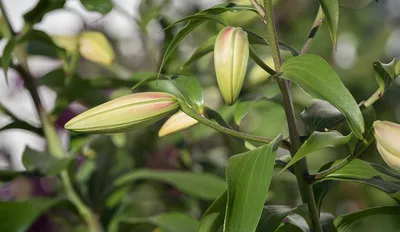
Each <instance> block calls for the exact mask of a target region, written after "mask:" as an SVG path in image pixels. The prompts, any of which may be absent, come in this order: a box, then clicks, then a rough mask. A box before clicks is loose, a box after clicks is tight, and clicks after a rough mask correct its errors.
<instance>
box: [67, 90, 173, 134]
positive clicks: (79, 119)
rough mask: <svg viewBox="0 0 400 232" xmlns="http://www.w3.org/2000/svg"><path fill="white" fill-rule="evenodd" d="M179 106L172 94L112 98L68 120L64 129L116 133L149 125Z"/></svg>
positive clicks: (147, 94) (131, 95) (149, 93)
mask: <svg viewBox="0 0 400 232" xmlns="http://www.w3.org/2000/svg"><path fill="white" fill-rule="evenodd" d="M178 108H179V105H178V102H177V100H176V97H175V96H174V95H171V94H168V93H162V92H146V93H136V94H130V95H126V96H123V97H119V98H116V99H114V100H111V101H109V102H106V103H104V104H101V105H99V106H96V107H94V108H92V109H89V110H87V111H85V112H83V113H82V114H80V115H78V116H76V117H75V118H73V119H71V120H70V121H69V122H67V124H65V129H68V130H71V131H75V132H85V133H120V132H126V131H129V130H132V129H135V128H140V127H145V126H148V125H151V124H153V123H155V122H157V121H158V120H160V119H162V118H164V117H166V116H168V115H169V114H171V113H173V112H174V111H176V110H177V109H178Z"/></svg>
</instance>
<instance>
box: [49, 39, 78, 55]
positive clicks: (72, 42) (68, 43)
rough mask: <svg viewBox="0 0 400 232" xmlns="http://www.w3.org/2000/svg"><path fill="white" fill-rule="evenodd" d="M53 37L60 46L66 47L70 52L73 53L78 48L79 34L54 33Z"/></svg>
mask: <svg viewBox="0 0 400 232" xmlns="http://www.w3.org/2000/svg"><path fill="white" fill-rule="evenodd" d="M51 38H52V39H53V41H54V43H55V44H56V45H57V46H58V47H60V48H64V49H65V50H66V51H67V52H68V53H73V52H75V51H76V50H77V49H78V37H77V36H62V35H52V36H51Z"/></svg>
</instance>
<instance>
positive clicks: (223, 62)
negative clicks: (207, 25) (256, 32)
mask: <svg viewBox="0 0 400 232" xmlns="http://www.w3.org/2000/svg"><path fill="white" fill-rule="evenodd" d="M248 59H249V41H248V39H247V33H246V32H244V31H243V30H242V29H241V28H238V27H225V28H224V29H222V30H221V31H220V33H219V34H218V37H217V40H216V42H215V46H214V65H215V72H216V75H217V81H218V86H219V89H220V91H221V94H222V97H223V98H224V100H225V103H226V104H228V105H232V104H233V103H234V102H235V101H236V99H237V97H238V96H239V93H240V90H241V89H242V85H243V80H244V77H245V75H246V70H247V63H248Z"/></svg>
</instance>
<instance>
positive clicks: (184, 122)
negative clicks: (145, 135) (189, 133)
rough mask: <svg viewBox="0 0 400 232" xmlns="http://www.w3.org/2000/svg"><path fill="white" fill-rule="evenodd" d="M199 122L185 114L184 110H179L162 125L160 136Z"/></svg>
mask: <svg viewBox="0 0 400 232" xmlns="http://www.w3.org/2000/svg"><path fill="white" fill-rule="evenodd" d="M197 123H198V122H197V121H196V120H195V119H193V118H192V117H190V116H188V115H187V114H185V113H184V112H183V111H178V112H177V113H175V114H174V115H172V116H171V117H170V118H169V119H168V120H167V121H166V122H165V123H164V125H163V126H162V127H161V129H160V131H159V132H158V136H160V137H163V136H165V135H169V134H172V133H175V132H178V131H182V130H184V129H187V128H189V127H191V126H194V125H196V124H197Z"/></svg>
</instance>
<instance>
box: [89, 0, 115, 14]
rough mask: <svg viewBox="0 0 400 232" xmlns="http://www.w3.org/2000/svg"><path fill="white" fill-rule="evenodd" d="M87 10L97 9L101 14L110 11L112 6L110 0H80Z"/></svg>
mask: <svg viewBox="0 0 400 232" xmlns="http://www.w3.org/2000/svg"><path fill="white" fill-rule="evenodd" d="M81 3H82V5H83V6H84V7H85V8H86V9H87V10H88V11H98V12H100V13H102V14H106V13H108V12H110V11H111V10H112V8H113V5H112V2H111V0H81Z"/></svg>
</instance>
